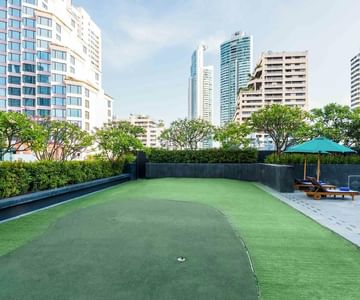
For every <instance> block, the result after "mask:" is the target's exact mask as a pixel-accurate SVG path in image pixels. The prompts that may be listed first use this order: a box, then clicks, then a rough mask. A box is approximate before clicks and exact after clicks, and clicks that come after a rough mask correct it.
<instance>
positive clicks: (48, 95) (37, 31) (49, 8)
mask: <svg viewBox="0 0 360 300" xmlns="http://www.w3.org/2000/svg"><path fill="white" fill-rule="evenodd" d="M101 51H102V47H101V31H100V29H99V28H98V26H97V25H96V24H95V23H94V22H93V21H92V20H91V18H90V16H89V15H88V14H87V13H86V11H85V10H84V9H82V8H76V7H74V6H72V3H71V0H46V1H40V0H23V1H20V0H9V1H5V0H0V110H6V111H17V112H22V113H25V114H26V115H28V116H29V117H33V118H45V117H51V118H52V119H57V120H67V121H70V122H73V123H75V124H78V125H79V126H80V127H81V128H82V129H85V130H91V129H92V128H94V127H100V126H101V125H102V124H103V123H105V122H108V121H111V119H112V106H113V100H112V98H111V97H110V96H108V95H106V94H105V93H104V90H103V88H102V82H101V80H102V66H101V64H102V62H101Z"/></svg>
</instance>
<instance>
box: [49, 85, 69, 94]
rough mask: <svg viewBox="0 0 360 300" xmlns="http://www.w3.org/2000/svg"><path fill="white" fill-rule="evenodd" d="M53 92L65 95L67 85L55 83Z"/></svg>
mask: <svg viewBox="0 0 360 300" xmlns="http://www.w3.org/2000/svg"><path fill="white" fill-rule="evenodd" d="M52 92H53V94H59V95H65V94H66V87H65V86H64V85H54V86H53V87H52Z"/></svg>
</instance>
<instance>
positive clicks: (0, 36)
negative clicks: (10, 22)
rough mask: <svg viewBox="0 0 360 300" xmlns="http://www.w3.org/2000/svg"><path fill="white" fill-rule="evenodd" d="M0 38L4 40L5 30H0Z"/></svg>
mask: <svg viewBox="0 0 360 300" xmlns="http://www.w3.org/2000/svg"><path fill="white" fill-rule="evenodd" d="M0 40H1V41H6V33H5V32H0Z"/></svg>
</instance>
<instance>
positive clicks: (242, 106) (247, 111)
mask: <svg viewBox="0 0 360 300" xmlns="http://www.w3.org/2000/svg"><path fill="white" fill-rule="evenodd" d="M275 103H277V104H282V105H288V106H297V107H301V108H303V109H304V110H307V109H308V52H307V51H304V52H271V51H269V52H265V53H263V54H262V55H261V57H260V59H259V61H258V63H257V65H256V67H255V70H254V72H253V74H252V76H251V78H250V81H249V83H248V85H247V86H246V87H245V88H242V89H240V90H239V93H238V97H237V104H236V112H235V115H234V120H235V121H236V122H239V123H243V122H244V121H246V120H248V119H249V118H250V117H251V114H252V113H254V112H256V111H257V110H259V109H261V108H263V107H264V106H266V105H271V104H275ZM252 140H253V141H254V143H256V144H257V145H256V146H257V147H258V148H266V149H271V148H272V146H271V143H272V141H271V140H270V139H269V137H268V136H267V135H264V134H262V133H256V134H254V135H253V136H252Z"/></svg>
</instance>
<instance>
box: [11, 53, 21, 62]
mask: <svg viewBox="0 0 360 300" xmlns="http://www.w3.org/2000/svg"><path fill="white" fill-rule="evenodd" d="M9 61H16V62H20V54H15V53H9Z"/></svg>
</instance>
